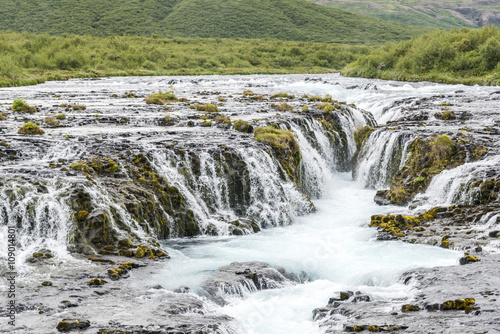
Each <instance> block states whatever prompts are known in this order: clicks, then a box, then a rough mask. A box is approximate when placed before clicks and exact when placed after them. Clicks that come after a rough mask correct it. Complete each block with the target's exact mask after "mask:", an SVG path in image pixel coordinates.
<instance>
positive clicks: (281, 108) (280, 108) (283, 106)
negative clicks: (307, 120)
mask: <svg viewBox="0 0 500 334" xmlns="http://www.w3.org/2000/svg"><path fill="white" fill-rule="evenodd" d="M276 110H278V111H287V110H293V107H292V106H291V105H289V104H288V103H286V102H283V103H281V104H278V105H277V106H276Z"/></svg>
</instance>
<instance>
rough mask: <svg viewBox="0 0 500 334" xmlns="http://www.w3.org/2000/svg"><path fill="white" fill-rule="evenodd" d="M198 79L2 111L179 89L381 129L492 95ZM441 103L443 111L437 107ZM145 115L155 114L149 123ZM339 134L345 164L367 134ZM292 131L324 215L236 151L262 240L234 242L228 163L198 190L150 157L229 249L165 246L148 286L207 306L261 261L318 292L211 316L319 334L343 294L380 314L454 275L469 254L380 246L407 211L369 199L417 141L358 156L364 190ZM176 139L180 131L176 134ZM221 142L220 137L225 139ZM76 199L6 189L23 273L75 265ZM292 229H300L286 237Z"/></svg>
mask: <svg viewBox="0 0 500 334" xmlns="http://www.w3.org/2000/svg"><path fill="white" fill-rule="evenodd" d="M311 78H312V79H311ZM195 79H196V80H193V79H192V78H189V77H177V78H170V77H169V78H106V79H102V80H99V81H97V82H90V81H83V80H71V81H66V82H48V83H46V84H44V85H40V86H34V87H21V88H8V89H3V90H1V92H2V93H3V94H4V95H5V96H0V103H2V104H7V103H10V102H11V100H12V99H13V97H14V96H18V95H19V96H24V97H26V98H27V99H29V100H30V102H32V103H34V104H43V103H45V101H44V100H43V94H39V91H40V90H41V89H43V90H45V91H48V92H52V93H57V94H61V95H62V96H63V97H62V100H61V101H60V102H67V101H70V97H71V95H70V94H73V93H74V92H75V91H78V92H80V93H81V96H87V97H88V96H91V94H92V92H93V91H99V92H105V94H104V93H103V96H108V95H109V94H108V93H109V92H113V93H118V94H120V95H121V94H123V93H125V92H127V91H139V92H140V93H142V94H148V93H150V92H153V91H158V90H160V89H164V88H165V87H167V85H168V84H169V82H170V81H171V80H174V81H175V87H176V94H178V96H179V97H184V96H189V97H190V96H191V95H193V92H195V91H204V90H212V89H214V87H216V89H217V90H218V91H220V92H222V94H226V95H228V94H235V95H236V94H240V93H241V92H242V91H243V90H244V89H248V88H251V89H252V90H253V91H254V92H255V93H256V94H273V93H277V92H288V93H292V94H295V95H296V96H302V94H309V95H320V96H324V95H326V94H330V95H331V96H332V97H333V99H336V100H339V101H346V102H347V103H355V104H356V105H357V106H358V107H360V108H362V109H364V110H367V111H369V112H371V113H372V114H373V115H374V117H375V119H376V120H377V122H378V123H379V124H383V123H385V122H387V121H390V120H395V119H398V118H400V117H401V116H405V113H406V112H407V110H409V109H411V108H414V107H415V105H414V104H413V103H414V102H415V101H413V100H411V99H410V98H427V97H431V96H436V95H439V94H443V95H445V94H454V92H455V91H457V90H465V91H467V93H468V94H470V95H471V96H479V97H481V96H487V95H488V94H490V93H491V92H492V90H493V89H495V88H488V87H464V86H460V85H439V84H430V83H415V84H413V83H412V84H408V83H397V82H389V81H381V80H366V79H352V78H342V77H341V76H339V75H336V74H329V75H318V76H316V75H298V76H294V75H290V76H225V77H218V76H213V77H203V78H195ZM40 87H43V88H40ZM9 94H10V95H9ZM40 96H42V97H40ZM406 98H409V99H410V100H408V101H407V102H404V103H402V104H397V103H395V102H396V101H402V100H404V99H406ZM76 99H78V97H76V98H75V99H73V100H72V101H73V102H77V100H76ZM60 102H58V103H60ZM82 102H85V104H86V105H87V106H88V108H89V109H90V110H97V109H99V110H100V111H101V112H102V113H107V112H109V113H119V114H120V112H121V111H120V109H119V108H125V106H126V105H127V104H128V103H130V102H129V101H127V100H126V99H123V100H116V101H115V100H113V101H111V100H109V98H103V99H101V100H100V99H99V97H97V96H96V97H95V99H92V98H89V100H85V101H82ZM110 102H113V103H110ZM443 102H446V101H443ZM141 103H142V102H141ZM436 103H438V105H439V101H438V102H436ZM402 106H403V107H402ZM132 109H133V108H132ZM172 109H173V113H172V115H175V107H172ZM89 113H91V112H89ZM141 113H145V111H144V110H141ZM129 116H130V115H129ZM254 116H255V115H251V114H250V115H244V116H242V118H245V117H247V118H248V119H250V118H252V117H254ZM238 117H239V116H238ZM131 119H132V120H133V121H132V122H131V124H132V125H133V127H134V129H137V128H138V127H139V126H144V127H145V128H147V127H151V124H153V123H152V122H150V121H149V120H148V119H146V120H145V119H142V118H138V120H136V121H134V118H132V117H131ZM152 119H153V118H151V120H152ZM340 123H341V125H342V128H343V130H344V131H345V132H346V133H347V134H348V135H347V137H346V147H347V154H348V155H349V157H351V156H352V155H353V154H354V152H355V148H356V146H355V142H354V140H353V135H352V133H353V132H354V131H355V130H356V129H357V128H359V127H361V126H364V125H367V120H366V119H365V117H364V115H363V113H361V112H360V111H359V110H357V109H354V108H350V109H348V110H347V111H345V114H342V115H340ZM290 127H291V131H292V132H293V133H294V135H295V137H296V139H297V141H298V143H299V144H300V147H301V152H302V162H301V164H302V165H301V173H302V174H301V178H302V180H303V182H304V189H305V191H306V192H307V193H308V194H309V195H311V197H312V198H313V199H314V204H315V206H316V209H317V211H316V212H314V213H312V214H308V215H303V216H300V215H299V214H300V213H302V212H304V211H305V210H303V209H302V208H301V206H306V205H307V203H306V201H305V200H304V198H303V197H302V195H301V194H300V192H299V191H298V190H297V189H295V187H294V186H293V184H292V183H291V182H287V181H286V180H282V179H280V178H279V177H278V176H277V175H279V171H278V165H277V164H276V163H275V161H273V159H272V157H271V156H270V155H269V154H267V153H266V152H265V151H264V150H262V149H259V148H256V147H253V146H252V147H247V146H241V147H240V146H237V147H231V148H232V149H233V150H234V152H236V153H238V155H239V156H240V157H243V158H242V159H243V160H244V162H245V164H247V166H248V173H249V180H250V183H251V187H250V190H251V194H250V195H249V203H246V204H247V205H246V209H245V210H246V216H247V217H251V218H252V219H254V220H255V221H257V223H259V224H260V225H262V226H268V227H271V226H274V227H273V228H269V229H265V230H263V231H262V232H260V233H257V234H249V235H244V236H239V237H236V236H228V234H229V232H230V231H229V230H228V224H227V223H226V222H227V221H231V220H233V219H234V220H235V219H238V218H239V216H238V214H237V213H236V211H235V209H234V207H232V206H231V203H230V198H229V195H228V189H229V181H228V179H227V178H225V177H224V176H223V175H221V173H220V162H218V161H216V159H214V155H211V154H209V153H205V152H201V153H200V154H199V158H200V172H199V174H200V175H199V176H197V177H196V178H194V177H186V176H185V175H184V174H183V173H182V171H183V169H187V170H189V169H190V167H191V166H190V160H189V159H188V158H187V157H185V158H179V157H176V156H174V154H173V153H165V152H163V151H156V152H153V154H152V155H153V160H152V161H151V163H152V164H153V166H154V167H155V170H156V171H158V173H159V174H161V175H162V176H165V177H167V179H168V180H169V182H170V183H171V184H173V185H175V186H176V187H177V188H178V189H179V191H180V192H181V193H182V195H183V197H184V200H185V201H186V203H187V204H188V207H189V208H190V209H191V210H193V212H194V214H195V216H196V217H197V219H198V220H199V221H201V223H200V225H201V229H202V231H204V232H205V231H207V230H209V228H212V227H215V229H216V230H217V232H218V233H219V234H220V235H223V236H219V237H208V236H205V237H198V238H193V239H177V240H168V241H165V242H164V247H165V248H166V250H167V251H168V252H169V254H170V255H171V257H172V259H171V260H169V261H166V262H165V266H164V268H163V270H162V271H160V272H159V273H156V274H155V275H154V276H152V277H151V279H150V281H149V282H147V283H148V285H150V286H153V285H156V284H161V285H162V286H163V287H165V288H167V289H169V290H174V289H177V288H179V287H180V286H188V287H190V288H191V290H192V291H193V292H194V293H197V292H198V291H199V289H200V287H201V286H202V284H203V282H204V281H205V280H207V279H209V278H210V277H211V276H212V275H213V274H214V272H215V271H216V270H217V269H218V268H220V267H221V266H225V265H228V264H230V263H231V262H234V261H238V262H244V261H262V262H266V263H269V264H270V265H275V266H280V267H283V268H285V269H286V270H287V271H289V272H292V273H296V274H300V273H302V272H304V273H306V274H307V277H309V278H310V280H309V281H308V282H306V283H304V284H297V285H288V286H285V287H283V288H281V289H276V290H266V291H259V292H254V293H245V294H244V296H243V297H242V298H241V297H234V298H232V299H231V302H230V303H229V304H228V305H226V306H224V307H219V306H216V305H213V307H214V308H215V309H216V310H217V311H218V312H220V313H222V314H227V315H229V316H231V317H234V318H235V319H236V320H237V321H238V323H239V326H241V328H239V329H238V330H237V332H238V333H248V334H280V333H283V334H284V333H286V334H295V333H296V334H299V333H300V334H304V333H311V334H312V333H322V332H323V331H322V330H321V328H320V327H318V324H317V323H315V322H314V321H313V319H312V311H313V309H315V308H318V307H323V306H325V305H326V304H327V302H328V299H329V298H330V297H333V296H335V294H336V293H338V292H339V291H345V290H352V291H358V290H360V291H363V292H364V293H368V294H370V295H371V297H372V298H374V299H379V300H384V299H390V298H391V299H392V298H407V297H411V293H412V291H411V287H409V286H406V285H404V284H402V283H401V282H400V281H399V277H400V275H401V273H403V272H404V271H405V270H408V269H410V268H414V267H432V266H440V265H454V264H456V263H457V259H458V257H459V256H460V253H459V252H455V251H451V250H446V249H442V248H438V247H431V246H424V245H412V244H407V243H402V242H397V241H391V242H381V241H376V240H374V237H375V234H376V230H375V229H373V228H369V227H368V223H369V222H370V216H371V215H372V214H380V213H385V212H394V211H399V210H401V208H396V207H390V206H386V207H380V206H378V205H376V204H375V203H374V201H373V197H374V194H375V190H373V189H365V187H366V186H368V187H371V188H376V189H380V188H382V187H386V186H387V185H388V183H389V181H390V178H391V177H392V174H391V172H390V170H393V169H394V168H396V169H397V168H399V167H400V166H401V164H403V163H404V161H405V156H406V153H407V149H408V144H409V143H410V142H411V141H412V139H413V138H415V137H416V136H417V134H415V133H409V132H407V133H404V132H403V131H394V132H388V131H379V130H375V132H374V133H373V134H372V135H371V136H370V137H369V139H368V142H367V144H366V145H365V147H366V151H365V152H362V154H361V155H360V159H361V161H360V164H359V165H360V168H359V170H358V171H357V174H358V175H357V181H358V182H354V181H353V180H352V177H351V174H350V173H340V172H339V170H340V169H339V168H338V167H339V161H338V156H339V153H338V152H337V151H336V150H338V149H339V148H338V147H336V146H335V145H332V142H333V141H335V139H336V140H337V141H340V136H339V135H338V134H337V137H336V138H329V137H328V136H327V135H325V132H324V131H322V125H321V124H320V123H319V122H317V121H314V120H305V121H304V124H302V125H301V126H299V125H297V124H291V125H290ZM80 129H81V130H82V133H81V134H82V135H84V136H88V137H91V136H93V135H94V134H95V135H97V134H100V133H102V132H105V133H108V132H109V133H110V134H111V133H112V134H117V133H119V132H120V131H123V132H127V131H130V129H127V128H125V129H124V130H122V129H120V128H118V127H109V126H102V127H101V126H99V125H89V126H87V127H83V126H82V127H81V128H80ZM63 131H67V130H64V129H53V130H52V132H53V133H54V137H57V135H59V136H63V135H64V134H66V133H65V132H63ZM188 131H194V130H193V129H191V130H188V128H183V129H182V132H183V133H184V134H186V133H187V132H188ZM207 131H208V130H207ZM173 132H175V131H174V130H172V133H173ZM211 133H215V130H213V132H211ZM172 135H173V134H172ZM238 136H241V135H239V134H238ZM133 138H136V137H133ZM141 139H142V138H141ZM160 139H161V138H160ZM228 146H230V145H228ZM235 146H236V145H235ZM144 147H145V148H148V145H146V144H145V146H144ZM152 147H153V146H152ZM198 147H203V145H201V144H200V145H199V146H198ZM85 150H86V147H85V146H83V145H78V144H77V143H75V142H69V141H68V142H67V143H66V142H63V141H61V142H59V143H58V144H57V145H55V146H54V148H53V149H52V150H50V151H49V152H48V153H45V154H44V155H40V156H38V155H36V153H37V152H38V151H36V150H34V149H33V152H31V153H30V154H31V155H33V157H32V158H31V159H33V160H29V161H28V160H27V161H28V162H27V164H32V163H34V161H36V160H40V157H42V158H43V159H41V160H43V161H44V162H47V163H48V162H49V161H51V160H55V159H59V158H63V159H67V160H76V159H79V158H80V156H81V154H83V152H84V151H85ZM169 152H170V151H169ZM169 154H171V155H170V156H169ZM394 155H398V158H397V159H392V158H393V157H394ZM221 159H222V158H221ZM391 159H392V160H393V161H391ZM499 163H500V162H499V160H498V157H492V158H490V159H487V160H484V161H480V162H476V163H471V164H465V165H463V166H460V167H458V168H456V169H454V170H450V171H444V172H443V173H441V174H440V175H438V176H436V177H435V178H434V180H433V181H432V183H431V184H430V186H429V189H428V191H427V192H426V193H425V194H422V195H419V197H418V198H417V200H419V201H420V202H422V203H425V205H428V206H435V205H449V204H451V203H455V202H457V201H462V202H467V201H469V200H470V199H468V198H459V197H460V196H464V194H463V193H461V192H460V191H459V189H460V188H461V186H462V185H464V184H467V183H468V182H470V181H471V180H472V179H473V176H474V173H473V172H475V171H481V170H482V169H488V168H494V167H495V166H498V164H499ZM391 164H392V165H391ZM8 168H10V166H9V165H7V164H6V165H5V166H0V172H3V170H5V171H6V173H7V170H8ZM9 170H10V169H9ZM344 170H345V169H344ZM69 186H70V185H67V184H64V183H62V182H60V181H58V180H56V179H54V180H52V181H51V182H48V183H47V184H46V187H47V190H44V191H39V190H38V189H37V188H36V186H34V185H31V184H18V183H15V182H13V183H12V185H11V186H9V187H7V186H4V188H3V189H4V190H3V191H2V192H0V207H4V208H8V209H5V210H3V211H0V222H14V221H15V222H17V221H19V222H20V223H19V225H20V226H22V227H23V228H25V233H24V232H23V234H22V238H23V240H22V241H21V242H22V243H23V244H26V245H32V246H29V247H26V248H24V249H23V250H22V253H21V254H20V262H22V261H23V260H24V259H25V258H27V257H28V256H29V254H31V253H32V252H33V251H35V250H37V249H38V248H39V247H47V248H50V249H51V250H53V251H54V253H55V254H54V255H56V258H59V257H65V256H67V257H68V258H69V257H70V255H69V254H68V253H67V246H68V243H67V237H68V226H67V224H65V223H66V222H68V221H69V219H70V215H71V213H70V211H69V208H68V207H67V204H66V202H65V201H64V198H62V193H63V192H65V191H66V190H65V189H64V187H69ZM86 190H87V192H88V193H89V194H90V195H91V198H92V200H93V201H94V202H96V203H99V205H97V208H99V209H101V210H103V211H105V212H106V213H110V208H113V211H115V212H116V215H117V216H119V217H121V219H122V220H123V221H125V222H130V223H129V225H130V226H129V227H131V230H132V231H133V233H135V234H137V235H140V236H142V237H144V236H145V234H144V233H145V232H144V231H143V230H142V228H141V227H139V226H135V225H134V224H133V222H132V221H133V219H132V218H131V217H130V214H129V213H127V212H126V211H125V210H124V209H123V207H121V206H120V205H117V204H116V203H112V202H111V201H110V197H109V196H108V195H109V194H107V193H106V191H105V189H100V188H99V186H98V185H95V186H92V187H91V188H88V189H86ZM30 201H31V202H32V201H35V202H36V203H35V204H36V205H31V206H30V205H29V204H30ZM28 207H32V208H34V209H32V210H31V211H29V210H27V209H26V208H28ZM109 216H110V217H111V216H112V215H111V214H109ZM497 219H498V216H497V215H491V216H485V218H484V224H483V225H484V226H485V227H487V226H489V225H491V224H493V222H496V220H497ZM290 223H293V224H291V225H289V224H290ZM281 225H286V226H281ZM30 226H31V227H30ZM276 226H281V227H276ZM26 227H28V228H26ZM6 236H7V228H6V226H5V224H4V225H2V226H1V227H0V240H6ZM2 252H4V249H2V250H1V251H0V257H2V255H3V253H2ZM0 269H1V268H0ZM0 288H1V287H0ZM339 326H341V324H339Z"/></svg>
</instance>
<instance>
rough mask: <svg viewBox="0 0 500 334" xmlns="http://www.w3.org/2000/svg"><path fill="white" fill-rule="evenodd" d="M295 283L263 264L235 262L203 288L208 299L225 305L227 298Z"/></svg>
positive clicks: (219, 270) (220, 271)
mask: <svg viewBox="0 0 500 334" xmlns="http://www.w3.org/2000/svg"><path fill="white" fill-rule="evenodd" d="M287 284H295V282H293V281H291V280H289V279H288V278H286V277H285V276H284V275H283V274H282V273H281V272H280V271H279V270H278V269H276V268H274V267H271V266H269V265H268V264H266V263H262V262H243V263H239V262H233V263H231V264H230V265H228V266H224V267H221V268H219V269H218V270H217V272H216V273H215V275H214V276H213V277H212V278H210V279H209V280H207V281H205V283H204V284H203V286H202V289H203V291H204V292H205V294H206V295H207V297H208V298H210V299H212V300H213V301H214V302H216V303H218V304H220V305H225V304H226V303H227V302H226V300H225V298H226V297H227V296H235V295H236V296H243V294H244V292H254V291H257V290H267V289H278V288H281V287H283V286H285V285H287Z"/></svg>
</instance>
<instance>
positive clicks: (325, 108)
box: [317, 102, 335, 113]
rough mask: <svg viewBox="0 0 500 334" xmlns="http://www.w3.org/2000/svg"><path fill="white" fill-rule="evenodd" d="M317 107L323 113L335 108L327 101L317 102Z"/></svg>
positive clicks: (330, 111)
mask: <svg viewBox="0 0 500 334" xmlns="http://www.w3.org/2000/svg"><path fill="white" fill-rule="evenodd" d="M317 107H318V109H320V110H322V111H323V112H325V113H332V112H333V111H334V110H335V107H334V106H333V105H331V104H330V103H328V102H325V103H321V104H318V105H317Z"/></svg>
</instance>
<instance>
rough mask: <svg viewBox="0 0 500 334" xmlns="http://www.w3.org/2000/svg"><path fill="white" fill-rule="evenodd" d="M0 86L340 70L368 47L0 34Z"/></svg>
mask: <svg viewBox="0 0 500 334" xmlns="http://www.w3.org/2000/svg"><path fill="white" fill-rule="evenodd" d="M0 50H2V51H3V52H2V53H0V86H12V85H26V84H36V83H39V82H43V81H45V80H55V79H66V78H74V77H95V76H124V75H183V74H251V73H305V72H332V71H339V70H340V69H342V68H343V67H344V66H345V65H346V64H348V63H350V62H352V61H353V60H355V59H356V58H357V57H358V56H359V55H361V54H368V53H369V52H370V47H366V46H348V45H340V44H328V43H309V42H294V41H280V40H275V39H257V40H255V39H222V38H207V39H202V38H163V37H159V36H152V37H130V36H113V37H92V36H77V35H62V36H49V35H35V34H31V33H14V32H0Z"/></svg>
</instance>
